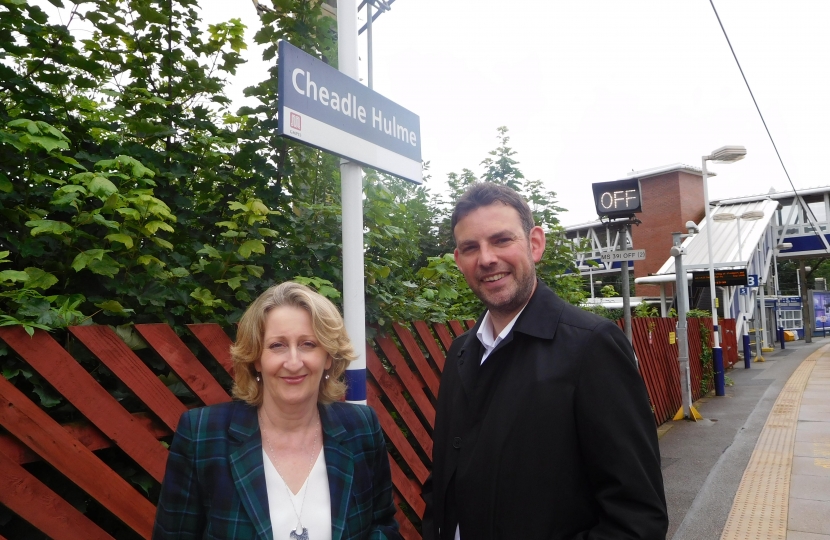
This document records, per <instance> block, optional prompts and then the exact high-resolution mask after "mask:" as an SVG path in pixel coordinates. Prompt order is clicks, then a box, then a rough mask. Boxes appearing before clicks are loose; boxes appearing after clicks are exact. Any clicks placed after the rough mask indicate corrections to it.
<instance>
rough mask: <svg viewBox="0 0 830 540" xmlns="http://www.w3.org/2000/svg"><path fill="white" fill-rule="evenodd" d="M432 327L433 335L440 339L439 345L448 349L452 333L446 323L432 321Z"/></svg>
mask: <svg viewBox="0 0 830 540" xmlns="http://www.w3.org/2000/svg"><path fill="white" fill-rule="evenodd" d="M432 327H433V328H434V329H435V335H436V336H438V339H440V340H441V345H443V346H444V350H445V351H449V350H450V346H451V345H452V335H451V334H450V331H449V330H448V329H447V327H446V325H444V324H441V323H432Z"/></svg>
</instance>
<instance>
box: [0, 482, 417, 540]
mask: <svg viewBox="0 0 830 540" xmlns="http://www.w3.org/2000/svg"><path fill="white" fill-rule="evenodd" d="M392 495H393V498H394V500H395V520H396V521H397V522H398V527H399V532H400V533H401V536H403V539H404V540H421V535H420V534H419V533H418V531H416V530H415V527H414V526H413V525H412V523H410V521H409V519H408V518H407V517H406V514H404V513H403V510H401V506H400V505H401V504H405V503H404V502H403V501H402V500H401V497H400V495H398V493H397V492H396V491H395V490H392ZM0 540H2V538H0Z"/></svg>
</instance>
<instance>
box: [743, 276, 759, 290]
mask: <svg viewBox="0 0 830 540" xmlns="http://www.w3.org/2000/svg"><path fill="white" fill-rule="evenodd" d="M746 286H747V287H757V286H758V274H749V275H747V276H746Z"/></svg>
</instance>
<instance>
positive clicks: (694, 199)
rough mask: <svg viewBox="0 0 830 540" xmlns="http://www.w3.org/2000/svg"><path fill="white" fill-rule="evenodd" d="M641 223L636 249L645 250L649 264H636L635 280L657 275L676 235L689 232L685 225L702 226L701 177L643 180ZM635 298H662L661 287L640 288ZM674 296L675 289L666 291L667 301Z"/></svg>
mask: <svg viewBox="0 0 830 540" xmlns="http://www.w3.org/2000/svg"><path fill="white" fill-rule="evenodd" d="M640 187H641V196H642V201H643V212H642V213H641V214H639V215H638V216H637V217H638V218H639V219H640V220H641V221H642V223H641V224H640V225H639V226H635V227H632V230H631V234H632V237H633V241H634V247H635V248H636V249H645V250H646V260H644V261H635V262H634V277H635V278H636V277H643V276H647V275H649V274H651V273H654V272H656V271H657V270H659V269H660V267H661V266H663V263H665V262H666V259H668V258H669V256H670V255H669V250H670V249H671V246H672V236H671V233H673V232H686V222H687V221H689V220H691V221H694V222H695V223H700V221H701V219H703V215H704V212H705V210H704V207H703V181H702V179H701V177H700V175H699V174H692V173H688V172H683V171H672V172H668V173H665V174H660V175H657V176H652V177H649V178H643V179H641V180H640ZM634 294H635V295H636V296H660V286H659V285H637V286H636V291H635V293H634ZM673 295H674V286H673V285H671V284H670V285H668V286H667V287H666V297H667V298H671V297H672V296H673Z"/></svg>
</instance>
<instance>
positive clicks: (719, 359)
mask: <svg viewBox="0 0 830 540" xmlns="http://www.w3.org/2000/svg"><path fill="white" fill-rule="evenodd" d="M712 367H713V368H714V371H715V395H716V396H725V395H726V379H725V374H724V372H723V349H721V348H720V347H712Z"/></svg>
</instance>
